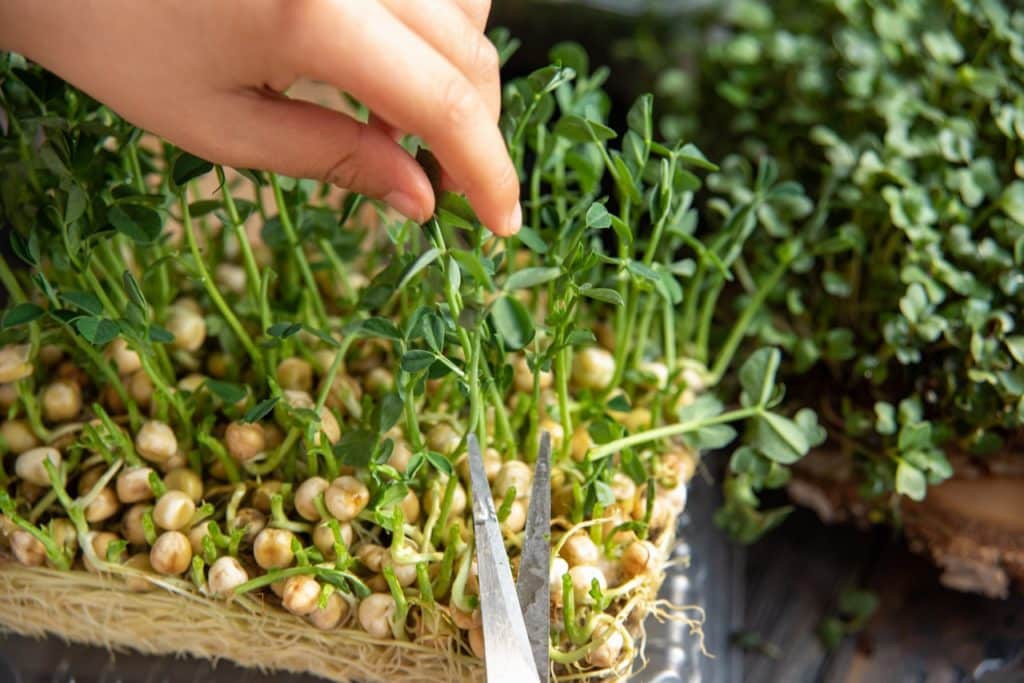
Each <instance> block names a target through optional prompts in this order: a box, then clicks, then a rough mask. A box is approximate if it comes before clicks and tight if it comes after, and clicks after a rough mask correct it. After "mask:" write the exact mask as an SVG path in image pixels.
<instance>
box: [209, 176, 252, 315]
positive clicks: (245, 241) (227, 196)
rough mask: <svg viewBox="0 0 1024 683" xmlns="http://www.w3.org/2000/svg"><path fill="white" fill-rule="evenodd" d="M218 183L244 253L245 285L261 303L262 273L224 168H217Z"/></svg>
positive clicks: (240, 247) (236, 237)
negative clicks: (257, 264)
mask: <svg viewBox="0 0 1024 683" xmlns="http://www.w3.org/2000/svg"><path fill="white" fill-rule="evenodd" d="M216 170H217V182H219V183H220V186H221V192H222V193H223V195H224V208H225V209H227V212H228V219H229V220H230V221H231V228H232V230H233V231H234V233H235V239H237V240H238V247H239V249H240V250H241V252H242V264H243V265H244V266H245V284H246V288H247V289H248V290H249V296H251V297H252V298H253V300H254V301H259V296H260V272H259V268H258V267H257V266H256V257H255V256H253V253H252V245H251V244H249V236H248V235H247V234H246V232H245V222H244V221H243V220H242V217H241V215H240V214H239V213H238V207H237V206H236V205H235V198H234V197H232V196H231V188H230V187H228V181H227V178H226V176H225V175H224V168H223V167H222V166H217V169H216Z"/></svg>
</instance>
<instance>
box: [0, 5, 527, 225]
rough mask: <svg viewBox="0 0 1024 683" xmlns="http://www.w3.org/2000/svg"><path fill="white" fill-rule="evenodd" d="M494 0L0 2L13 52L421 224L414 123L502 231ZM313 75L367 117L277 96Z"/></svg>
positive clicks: (151, 124)
mask: <svg viewBox="0 0 1024 683" xmlns="http://www.w3.org/2000/svg"><path fill="white" fill-rule="evenodd" d="M489 10H490V0H245V1H244V2H243V1H242V0H205V1H203V2H181V0H143V1H141V2H140V1H139V0H46V1H45V2H42V1H40V0H0V48H2V49H7V50H12V51H15V52H18V53H21V54H23V55H25V56H26V57H28V58H29V59H32V60H34V61H36V62H38V63H39V64H40V65H42V66H43V67H45V68H47V69H49V70H51V71H53V72H54V73H56V74H57V75H59V76H60V77H62V78H64V79H65V80H67V81H69V82H70V83H73V84H74V85H76V86H77V87H79V88H81V89H82V90H84V91H85V92H87V93H89V94H90V95H92V96H93V97H95V98H96V99H98V100H100V101H101V102H103V103H105V104H106V105H108V106H109V107H111V108H112V109H114V110H115V111H117V112H118V113H119V114H121V115H122V116H123V117H125V118H126V119H128V120H129V121H131V122H132V123H134V124H135V125H137V126H139V127H141V128H144V129H146V130H149V131H151V132H153V133H156V134H157V135H160V136H163V137H165V138H166V139H168V140H170V141H171V142H173V143H175V144H177V145H178V146H179V147H181V148H183V149H186V150H188V151H189V152H192V153H193V154H196V155H198V156H200V157H203V158H205V159H209V160H210V161H214V162H217V163H221V164H226V165H228V166H235V167H238V168H257V169H264V170H272V171H276V172H278V173H282V174H285V175H290V176H296V177H303V178H316V179H321V180H326V181H328V182H331V183H334V184H336V185H339V186H341V187H344V188H347V189H351V190H354V191H357V192H361V193H363V194H366V195H368V196H371V197H375V198H378V199H382V200H384V201H386V202H387V203H389V204H390V205H391V206H392V207H394V208H395V209H396V210H398V211H399V212H401V213H402V214H404V215H406V216H408V217H409V218H412V219H414V220H417V221H421V222H422V221H424V220H426V219H427V218H429V217H430V215H431V214H432V213H433V211H434V193H433V190H432V189H431V186H430V182H429V181H428V179H427V176H426V175H425V173H424V171H423V170H422V169H421V168H420V166H419V164H417V163H416V161H415V159H413V158H412V157H411V156H410V155H409V154H408V153H407V152H406V151H405V150H403V149H402V148H401V147H400V146H399V144H398V143H397V142H396V139H397V138H399V137H400V133H399V131H407V132H409V133H412V134H415V135H418V136H419V137H420V138H422V139H423V140H424V141H426V143H427V144H428V145H430V148H431V150H432V151H433V152H434V154H435V156H436V157H437V159H438V160H439V162H440V163H441V166H442V167H443V169H444V182H443V184H444V185H445V186H446V187H448V188H450V189H457V190H460V191H464V192H465V193H466V195H467V197H468V198H469V201H470V203H471V204H472V205H473V208H474V209H475V210H476V212H477V215H478V216H479V217H480V219H481V221H482V222H483V223H484V225H486V226H487V227H488V228H490V229H491V230H492V231H493V232H495V233H496V234H498V235H509V234H513V233H515V232H516V231H517V230H518V229H519V227H520V224H521V222H522V211H521V209H520V206H519V180H518V177H517V175H516V171H515V168H514V166H513V164H512V161H511V160H510V159H509V156H508V152H507V150H506V147H505V144H504V141H503V139H502V136H501V133H500V131H499V129H498V126H497V120H498V115H499V110H500V104H501V103H500V87H501V85H500V80H499V74H498V68H499V63H498V54H497V51H496V50H495V48H494V46H493V45H492V44H491V42H490V41H489V40H487V38H486V37H485V36H484V34H483V30H484V26H485V23H486V21H487V15H488V12H489ZM300 78H309V79H313V80H317V81H323V82H325V83H329V84H330V85H332V86H334V87H337V88H339V89H341V90H343V91H345V92H347V93H349V94H351V95H352V96H353V97H355V98H357V99H358V100H359V101H360V102H362V103H363V104H365V105H366V106H367V107H368V108H369V109H370V111H371V112H372V113H373V115H372V117H371V121H370V123H369V124H362V123H359V122H358V121H356V120H354V119H352V118H351V117H349V116H346V115H344V114H342V113H340V112H336V111H333V110H331V109H328V108H325V107H321V106H318V105H315V104H312V103H309V102H304V101H300V100H293V99H289V98H287V97H286V96H284V95H283V94H282V93H283V92H284V91H286V90H287V89H288V87H289V86H290V85H292V84H293V83H294V82H295V81H297V80H299V79H300Z"/></svg>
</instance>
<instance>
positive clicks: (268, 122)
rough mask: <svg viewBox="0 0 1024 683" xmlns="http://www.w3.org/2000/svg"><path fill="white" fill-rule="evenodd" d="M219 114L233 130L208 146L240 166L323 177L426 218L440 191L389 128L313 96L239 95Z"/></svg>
mask: <svg viewBox="0 0 1024 683" xmlns="http://www.w3.org/2000/svg"><path fill="white" fill-rule="evenodd" d="M210 107H211V111H210V112H208V113H207V112H204V115H209V116H211V118H212V120H213V121H214V122H218V123H220V124H222V125H221V131H229V132H230V134H229V135H222V136H220V137H219V138H218V139H217V142H213V143H210V142H207V143H206V147H207V149H205V150H195V151H196V152H197V153H199V154H201V155H202V156H204V157H207V158H209V159H211V160H215V161H218V162H220V163H225V164H228V165H231V166H236V167H239V168H257V169H265V170H272V171H275V172H277V173H282V174H284V175H289V176H294V177H298V178H318V179H322V180H325V181H327V182H331V183H334V184H335V185H339V186H340V187H344V188H346V189H350V190H354V191H356V192H360V193H362V194H365V195H367V196H370V197H373V198H375V199H382V200H384V201H385V202H387V203H388V204H390V205H391V206H392V207H394V208H395V209H396V210H397V211H399V212H400V213H402V214H403V215H405V216H407V217H409V218H411V219H413V220H416V221H417V222H423V221H425V220H427V219H428V218H429V217H430V215H431V214H433V212H434V193H433V190H432V189H431V187H430V181H429V180H427V177H426V175H425V174H424V173H423V170H422V169H421V168H420V167H419V165H418V164H417V163H416V161H415V160H414V159H413V158H412V157H411V156H409V154H408V153H406V152H405V150H403V149H402V148H401V147H399V146H398V144H397V143H395V142H394V140H392V139H391V138H390V137H389V136H388V135H387V134H386V133H384V132H382V131H381V130H378V129H377V128H374V127H372V126H369V125H364V124H361V123H359V122H358V121H355V120H354V119H352V118H349V117H348V116H345V115H344V114H339V113H337V112H335V111H332V110H330V109H326V108H324V107H320V106H318V105H315V104H310V103H308V102H302V101H299V100H289V99H286V98H279V97H267V96H265V95H263V94H259V93H255V92H253V93H240V94H239V93H232V94H228V95H225V96H224V97H223V98H221V99H218V100H216V101H214V102H211V103H210Z"/></svg>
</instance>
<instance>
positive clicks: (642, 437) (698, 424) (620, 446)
mask: <svg viewBox="0 0 1024 683" xmlns="http://www.w3.org/2000/svg"><path fill="white" fill-rule="evenodd" d="M761 411H762V407H761V406H751V407H749V408H739V409H737V410H730V411H729V412H725V413H721V414H719V415H716V416H714V417H709V418H704V419H700V420H688V421H686V422H677V423H675V424H670V425H666V426H664V427H658V428H657V429H649V430H647V431H645V432H639V433H637V434H631V435H630V436H626V437H623V438H621V439H617V440H616V441H611V442H609V443H606V444H604V445H602V446H598V447H597V448H595V449H594V450H592V451H591V452H590V459H591V460H600V459H601V458H604V457H607V456H609V455H612V454H614V453H618V452H619V451H621V450H624V449H626V448H632V447H633V446H639V445H641V444H645V443H650V442H652V441H660V440H661V439H667V438H669V437H672V436H679V435H680V434H686V433H688V432H693V431H696V430H698V429H703V428H704V427H710V426H712V425H717V424H723V423H725V422H735V421H737V420H743V419H746V418H748V417H752V416H754V415H757V414H759V413H760V412H761Z"/></svg>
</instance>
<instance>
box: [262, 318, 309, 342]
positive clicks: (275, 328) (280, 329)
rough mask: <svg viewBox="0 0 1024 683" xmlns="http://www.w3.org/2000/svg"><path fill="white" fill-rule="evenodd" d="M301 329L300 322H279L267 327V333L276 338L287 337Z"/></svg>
mask: <svg viewBox="0 0 1024 683" xmlns="http://www.w3.org/2000/svg"><path fill="white" fill-rule="evenodd" d="M301 329H302V325H301V324H300V323H288V322H280V323H274V324H273V325H271V326H270V327H268V328H267V334H268V335H270V336H271V337H277V338H278V339H287V338H288V337H291V336H292V335H294V334H298V332H299V331H300V330H301Z"/></svg>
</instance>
